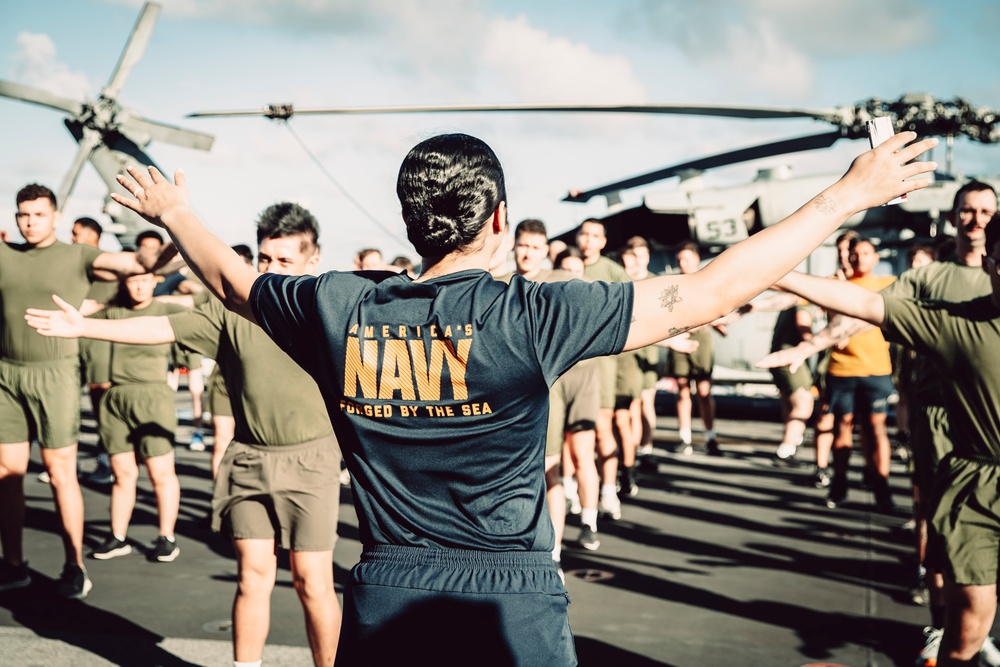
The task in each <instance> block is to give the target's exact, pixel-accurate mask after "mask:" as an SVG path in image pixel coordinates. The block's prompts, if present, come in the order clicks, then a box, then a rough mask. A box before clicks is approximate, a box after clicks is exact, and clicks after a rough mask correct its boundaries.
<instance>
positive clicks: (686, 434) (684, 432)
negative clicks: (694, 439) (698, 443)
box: [677, 428, 691, 445]
mask: <svg viewBox="0 0 1000 667" xmlns="http://www.w3.org/2000/svg"><path fill="white" fill-rule="evenodd" d="M677 437H679V438H680V439H681V442H683V443H684V444H685V445H690V444H691V429H689V428H682V429H678V430H677Z"/></svg>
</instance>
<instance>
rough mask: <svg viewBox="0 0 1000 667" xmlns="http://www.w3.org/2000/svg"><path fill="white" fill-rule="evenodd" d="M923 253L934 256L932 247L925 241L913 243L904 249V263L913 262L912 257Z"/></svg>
mask: <svg viewBox="0 0 1000 667" xmlns="http://www.w3.org/2000/svg"><path fill="white" fill-rule="evenodd" d="M920 253H924V254H925V255H927V256H928V257H934V248H933V247H931V246H929V245H927V244H926V243H914V244H913V245H911V246H910V247H909V248H907V249H906V263H907V264H913V258H914V257H916V256H917V255H919V254H920Z"/></svg>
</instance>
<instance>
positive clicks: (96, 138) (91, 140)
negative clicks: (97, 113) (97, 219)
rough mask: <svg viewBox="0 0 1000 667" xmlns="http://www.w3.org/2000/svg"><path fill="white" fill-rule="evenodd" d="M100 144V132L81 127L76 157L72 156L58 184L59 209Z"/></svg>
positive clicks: (63, 206)
mask: <svg viewBox="0 0 1000 667" xmlns="http://www.w3.org/2000/svg"><path fill="white" fill-rule="evenodd" d="M100 144H101V133H100V132H98V131H96V130H91V129H89V128H84V129H83V135H82V136H81V137H80V146H79V148H78V149H77V151H76V157H74V158H73V164H72V165H70V168H69V171H67V172H66V176H64V177H63V182H62V185H60V186H59V194H58V195H57V196H56V200H57V201H58V202H59V210H60V211H61V210H63V209H64V208H65V207H66V202H67V201H68V200H69V197H70V195H71V194H73V188H74V187H75V186H76V182H77V180H79V178H80V173H81V172H82V171H83V167H84V165H85V164H87V161H88V160H89V159H90V156H91V155H93V153H94V150H95V149H96V148H97V147H98V146H99V145H100Z"/></svg>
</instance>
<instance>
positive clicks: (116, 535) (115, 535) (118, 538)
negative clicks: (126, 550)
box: [111, 533, 125, 542]
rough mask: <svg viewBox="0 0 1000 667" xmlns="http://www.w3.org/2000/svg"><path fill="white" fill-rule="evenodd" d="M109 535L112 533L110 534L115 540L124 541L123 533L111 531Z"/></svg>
mask: <svg viewBox="0 0 1000 667" xmlns="http://www.w3.org/2000/svg"><path fill="white" fill-rule="evenodd" d="M111 535H112V536H113V537H114V538H115V539H116V540H119V541H121V542H124V541H125V536H124V535H119V534H118V533H111Z"/></svg>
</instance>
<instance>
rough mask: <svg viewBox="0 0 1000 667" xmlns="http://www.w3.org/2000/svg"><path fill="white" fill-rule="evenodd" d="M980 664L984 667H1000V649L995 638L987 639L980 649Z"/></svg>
mask: <svg viewBox="0 0 1000 667" xmlns="http://www.w3.org/2000/svg"><path fill="white" fill-rule="evenodd" d="M979 664H980V665H982V667H1000V648H997V644H996V640H995V639H993V637H987V638H986V641H984V642H983V647H982V648H981V649H979Z"/></svg>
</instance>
